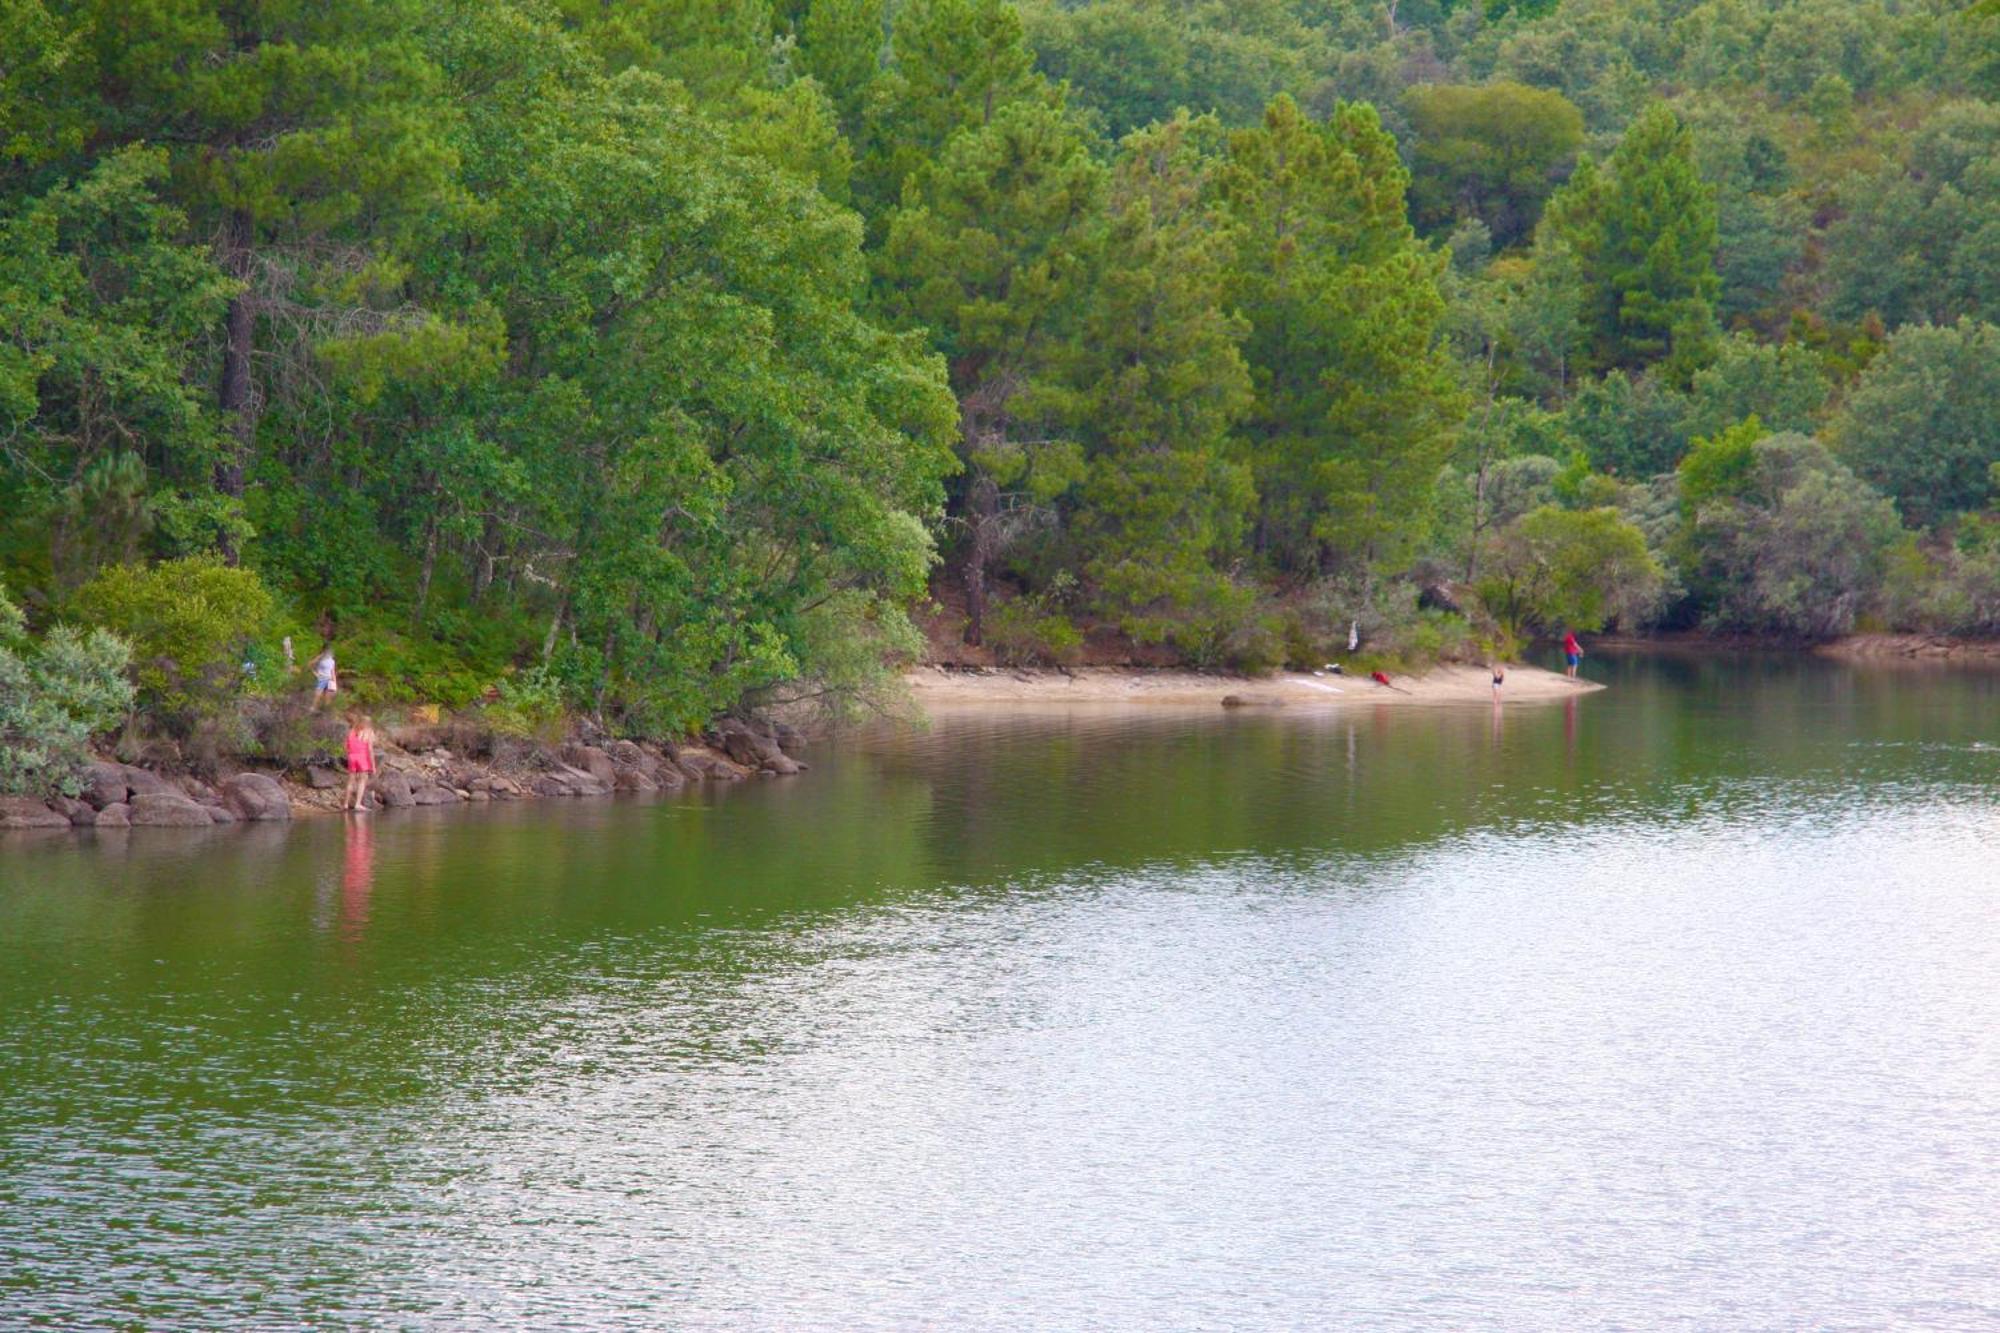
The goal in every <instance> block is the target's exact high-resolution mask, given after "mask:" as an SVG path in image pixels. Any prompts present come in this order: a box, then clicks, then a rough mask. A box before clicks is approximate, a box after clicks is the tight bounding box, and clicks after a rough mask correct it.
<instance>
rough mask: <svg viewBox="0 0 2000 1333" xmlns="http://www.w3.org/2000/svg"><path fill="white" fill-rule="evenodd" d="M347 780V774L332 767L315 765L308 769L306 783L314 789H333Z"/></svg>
mask: <svg viewBox="0 0 2000 1333" xmlns="http://www.w3.org/2000/svg"><path fill="white" fill-rule="evenodd" d="M345 781H347V775H346V774H344V773H336V772H334V771H333V770H332V769H330V768H321V767H319V766H318V765H314V766H313V767H311V768H308V769H307V770H306V785H307V786H308V787H311V788H312V789H313V790H314V791H332V790H333V789H334V788H335V787H338V786H339V785H340V784H341V783H343V782H345Z"/></svg>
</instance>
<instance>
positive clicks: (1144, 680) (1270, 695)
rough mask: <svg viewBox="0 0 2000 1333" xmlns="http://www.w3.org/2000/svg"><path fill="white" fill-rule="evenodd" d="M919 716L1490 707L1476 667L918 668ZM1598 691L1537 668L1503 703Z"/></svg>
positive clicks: (1521, 672)
mask: <svg viewBox="0 0 2000 1333" xmlns="http://www.w3.org/2000/svg"><path fill="white" fill-rule="evenodd" d="M903 680H904V682H905V683H906V684H907V685H908V686H909V689H910V695H911V697H912V698H913V699H915V701H916V702H917V704H918V705H919V706H920V707H922V708H923V709H924V710H925V711H930V710H931V709H934V708H957V707H992V706H1004V705H1011V704H1034V705H1042V704H1095V705H1104V704H1111V705H1132V706H1135V707H1142V708H1167V707H1172V708H1190V707H1194V708H1219V707H1231V708H1234V707H1244V708H1344V707H1349V706H1352V705H1356V704H1367V705H1371V706H1373V705H1381V704H1393V705H1396V706H1399V707H1407V706H1424V705H1429V706H1445V705H1457V706H1463V705H1466V704H1485V705H1490V704H1491V703H1492V701H1493V686H1492V677H1491V676H1490V675H1489V674H1488V673H1487V670H1486V668H1485V667H1481V666H1463V665H1458V666H1451V665H1446V666H1437V667H1433V668H1432V669H1431V670H1429V671H1426V672H1423V673H1421V674H1417V675H1410V676H1391V677H1390V680H1391V682H1392V684H1391V685H1388V686H1384V685H1379V684H1377V683H1376V682H1374V681H1373V680H1370V679H1369V678H1368V677H1366V676H1340V675H1333V674H1330V673H1329V674H1326V675H1315V674H1313V673H1311V672H1299V671H1288V672H1280V673H1278V674H1277V675H1273V676H1234V675H1225V674H1222V673H1219V672H1201V671H1181V670H1162V669H1154V668H1148V667H1076V668H1073V669H1061V668H1056V669H1049V668H1034V669H1030V668H1006V667H944V666H927V667H920V668H918V669H916V670H914V671H911V672H908V673H906V674H905V675H904V677H903ZM1603 688H1604V686H1602V685H1600V684H1597V683H1595V682H1593V681H1589V680H1574V681H1573V680H1570V679H1568V678H1567V677H1565V676H1564V675H1562V674H1561V673H1560V672H1556V671H1547V670H1544V669H1543V668H1541V667H1534V666H1526V665H1517V664H1512V663H1510V664H1508V666H1507V683H1506V685H1505V686H1504V687H1503V689H1502V692H1501V698H1502V702H1503V704H1504V703H1548V702H1552V701H1555V700H1559V699H1574V698H1576V697H1577V696H1578V695H1582V694H1594V693H1596V692H1597V691H1599V690H1601V689H1603Z"/></svg>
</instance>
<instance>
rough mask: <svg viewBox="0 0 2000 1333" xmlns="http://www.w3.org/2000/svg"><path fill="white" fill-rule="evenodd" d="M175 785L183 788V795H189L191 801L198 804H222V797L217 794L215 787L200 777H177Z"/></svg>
mask: <svg viewBox="0 0 2000 1333" xmlns="http://www.w3.org/2000/svg"><path fill="white" fill-rule="evenodd" d="M174 785H175V786H176V787H179V788H180V789H181V795H183V796H185V797H187V798H188V799H189V800H190V801H193V802H194V803H195V804H196V805H221V804H222V798H221V797H220V796H218V795H216V794H215V788H213V787H211V786H209V785H208V784H207V783H206V782H203V781H202V780H201V779H200V778H194V777H181V778H176V779H175V780H174Z"/></svg>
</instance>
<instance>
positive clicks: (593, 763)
mask: <svg viewBox="0 0 2000 1333" xmlns="http://www.w3.org/2000/svg"><path fill="white" fill-rule="evenodd" d="M563 762H564V763H566V764H568V765H569V766H570V767H571V768H574V769H580V770H581V771H583V772H585V773H588V774H589V775H590V776H591V777H593V778H596V779H597V780H598V781H599V782H601V783H603V784H604V789H605V790H606V791H609V790H611V784H612V783H613V782H615V781H617V778H618V769H617V766H616V765H615V764H613V763H612V762H611V756H610V755H608V754H606V753H605V752H604V751H602V750H600V749H598V748H597V747H596V746H595V745H572V746H570V747H569V748H567V749H565V750H564V751H563Z"/></svg>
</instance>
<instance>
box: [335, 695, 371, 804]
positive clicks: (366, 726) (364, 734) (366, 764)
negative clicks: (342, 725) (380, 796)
mask: <svg viewBox="0 0 2000 1333" xmlns="http://www.w3.org/2000/svg"><path fill="white" fill-rule="evenodd" d="M374 774H375V720H374V719H373V718H371V717H367V716H365V715H363V714H361V713H349V714H348V715H347V790H346V791H344V792H342V793H341V796H340V808H341V809H343V810H353V811H356V812H359V811H360V809H361V803H362V802H363V801H365V800H367V799H368V779H369V778H371V777H373V776H374Z"/></svg>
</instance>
